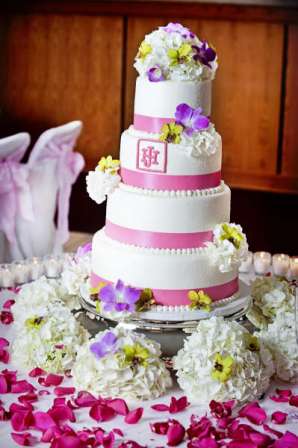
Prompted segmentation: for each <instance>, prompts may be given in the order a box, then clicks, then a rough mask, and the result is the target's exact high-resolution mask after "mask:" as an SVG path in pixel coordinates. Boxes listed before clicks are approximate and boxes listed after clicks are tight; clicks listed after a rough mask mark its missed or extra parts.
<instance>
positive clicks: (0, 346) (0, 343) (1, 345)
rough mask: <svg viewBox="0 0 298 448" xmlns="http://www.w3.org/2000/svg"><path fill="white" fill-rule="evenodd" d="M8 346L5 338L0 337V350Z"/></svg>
mask: <svg viewBox="0 0 298 448" xmlns="http://www.w3.org/2000/svg"><path fill="white" fill-rule="evenodd" d="M8 346H9V342H8V340H7V339H5V338H0V350H2V349H3V348H5V347H8Z"/></svg>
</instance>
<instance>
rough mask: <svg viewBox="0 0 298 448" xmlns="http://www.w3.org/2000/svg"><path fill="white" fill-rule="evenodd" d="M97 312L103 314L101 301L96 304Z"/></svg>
mask: <svg viewBox="0 0 298 448" xmlns="http://www.w3.org/2000/svg"><path fill="white" fill-rule="evenodd" d="M95 311H96V312H97V313H101V304H100V301H99V300H96V302H95Z"/></svg>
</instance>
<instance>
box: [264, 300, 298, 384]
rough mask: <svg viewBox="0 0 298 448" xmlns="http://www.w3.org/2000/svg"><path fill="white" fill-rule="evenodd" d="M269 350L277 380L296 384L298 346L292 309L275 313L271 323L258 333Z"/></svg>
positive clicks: (297, 376) (297, 378) (297, 380)
mask: <svg viewBox="0 0 298 448" xmlns="http://www.w3.org/2000/svg"><path fill="white" fill-rule="evenodd" d="M259 337H260V339H261V341H264V342H265V343H266V345H267V346H268V348H269V349H270V351H271V353H272V356H273V359H274V362H275V368H276V376H277V378H279V379H281V380H283V381H287V382H289V381H290V382H292V383H298V344H297V340H296V322H295V314H294V309H293V310H292V312H291V311H284V310H282V309H280V310H278V311H277V314H276V317H275V318H274V321H273V322H272V323H269V325H268V327H267V329H264V330H262V331H261V332H260V333H259Z"/></svg>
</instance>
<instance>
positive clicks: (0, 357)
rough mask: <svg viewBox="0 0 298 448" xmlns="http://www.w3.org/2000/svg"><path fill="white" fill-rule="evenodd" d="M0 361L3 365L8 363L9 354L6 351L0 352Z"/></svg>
mask: <svg viewBox="0 0 298 448" xmlns="http://www.w3.org/2000/svg"><path fill="white" fill-rule="evenodd" d="M0 361H1V362H3V363H4V364H8V363H9V353H8V351H7V350H4V349H2V350H0Z"/></svg>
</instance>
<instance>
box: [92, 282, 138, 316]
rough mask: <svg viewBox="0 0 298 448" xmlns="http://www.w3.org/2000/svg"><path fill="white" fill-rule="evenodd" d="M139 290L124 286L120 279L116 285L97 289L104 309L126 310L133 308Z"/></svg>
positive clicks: (130, 310)
mask: <svg viewBox="0 0 298 448" xmlns="http://www.w3.org/2000/svg"><path fill="white" fill-rule="evenodd" d="M140 294H141V290H140V289H137V288H131V287H130V286H125V285H124V283H123V281H122V280H118V281H117V283H116V286H113V285H107V286H104V287H103V288H101V290H100V291H99V294H98V295H99V298H100V300H101V302H102V304H103V309H104V311H128V312H133V311H134V310H135V303H136V302H137V301H138V299H139V297H140Z"/></svg>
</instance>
